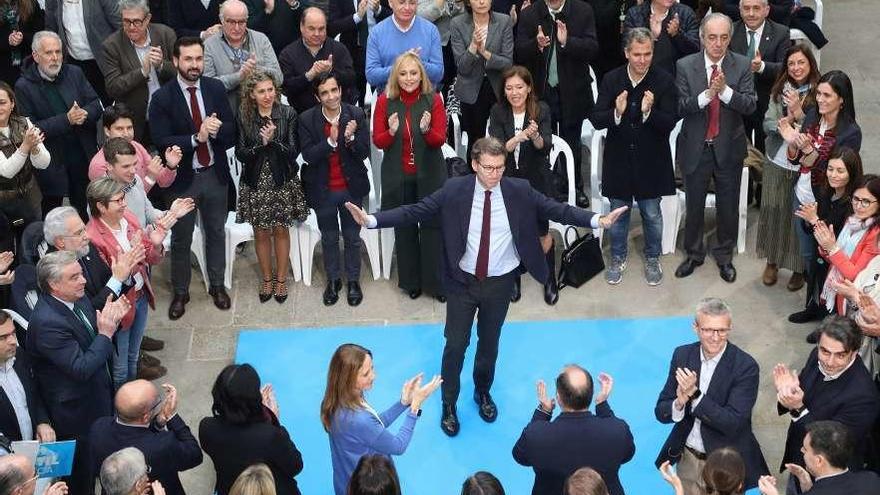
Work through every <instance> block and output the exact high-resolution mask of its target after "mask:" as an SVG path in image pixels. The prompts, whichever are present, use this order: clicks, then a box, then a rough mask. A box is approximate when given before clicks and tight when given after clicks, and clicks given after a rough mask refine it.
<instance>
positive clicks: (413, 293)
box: [407, 289, 422, 299]
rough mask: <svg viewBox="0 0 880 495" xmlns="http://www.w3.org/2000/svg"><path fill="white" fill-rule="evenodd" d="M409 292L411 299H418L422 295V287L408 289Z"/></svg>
mask: <svg viewBox="0 0 880 495" xmlns="http://www.w3.org/2000/svg"><path fill="white" fill-rule="evenodd" d="M407 294H408V295H409V298H410V299H418V298H419V296H421V295H422V289H413V290H411V291H408V292H407Z"/></svg>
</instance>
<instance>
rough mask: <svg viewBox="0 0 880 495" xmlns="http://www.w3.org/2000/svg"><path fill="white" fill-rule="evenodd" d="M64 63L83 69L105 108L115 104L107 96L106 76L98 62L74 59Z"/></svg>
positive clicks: (67, 59) (66, 60)
mask: <svg viewBox="0 0 880 495" xmlns="http://www.w3.org/2000/svg"><path fill="white" fill-rule="evenodd" d="M64 61H65V62H68V63H71V64H73V65H76V66H77V67H79V68H80V69H82V71H83V74H84V75H85V76H86V80H88V81H89V84H91V85H92V88H93V89H94V90H95V93H98V98H100V99H101V103H103V104H104V106H105V107H108V106H110V104H111V103H113V99H112V98H110V95H108V94H107V87H106V86H105V85H104V74H103V73H102V72H101V68H100V67H98V62H96V61H95V60H94V59H92V60H76V59H74V58H72V57H70V58H66V59H65V60H64Z"/></svg>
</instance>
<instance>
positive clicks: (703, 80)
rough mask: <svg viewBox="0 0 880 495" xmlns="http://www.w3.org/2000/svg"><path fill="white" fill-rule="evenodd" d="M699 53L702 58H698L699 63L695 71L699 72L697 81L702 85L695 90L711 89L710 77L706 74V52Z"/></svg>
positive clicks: (695, 66)
mask: <svg viewBox="0 0 880 495" xmlns="http://www.w3.org/2000/svg"><path fill="white" fill-rule="evenodd" d="M699 53H700V56H699V57H697V63H696V65H694V70H695V71H697V73H696V74H695V76H696V81H697V82H698V83H699V84H701V86H697V87H696V88H694V89H700V88H708V87H709V75H708V74H707V73H706V52H699ZM700 91H702V90H700Z"/></svg>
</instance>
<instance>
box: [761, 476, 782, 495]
mask: <svg viewBox="0 0 880 495" xmlns="http://www.w3.org/2000/svg"><path fill="white" fill-rule="evenodd" d="M758 490H760V492H761V495H779V490H777V489H776V478H774V477H773V476H770V475H764V476H761V477H760V478H758Z"/></svg>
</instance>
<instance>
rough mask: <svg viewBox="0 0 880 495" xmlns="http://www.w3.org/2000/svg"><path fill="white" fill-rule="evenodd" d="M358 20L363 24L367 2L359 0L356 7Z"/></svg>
mask: <svg viewBox="0 0 880 495" xmlns="http://www.w3.org/2000/svg"><path fill="white" fill-rule="evenodd" d="M357 15H358V18H359V19H360V20H361V22H363V21H364V20H366V19H365V17H366V15H367V0H360V1H359V2H358V5H357Z"/></svg>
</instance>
